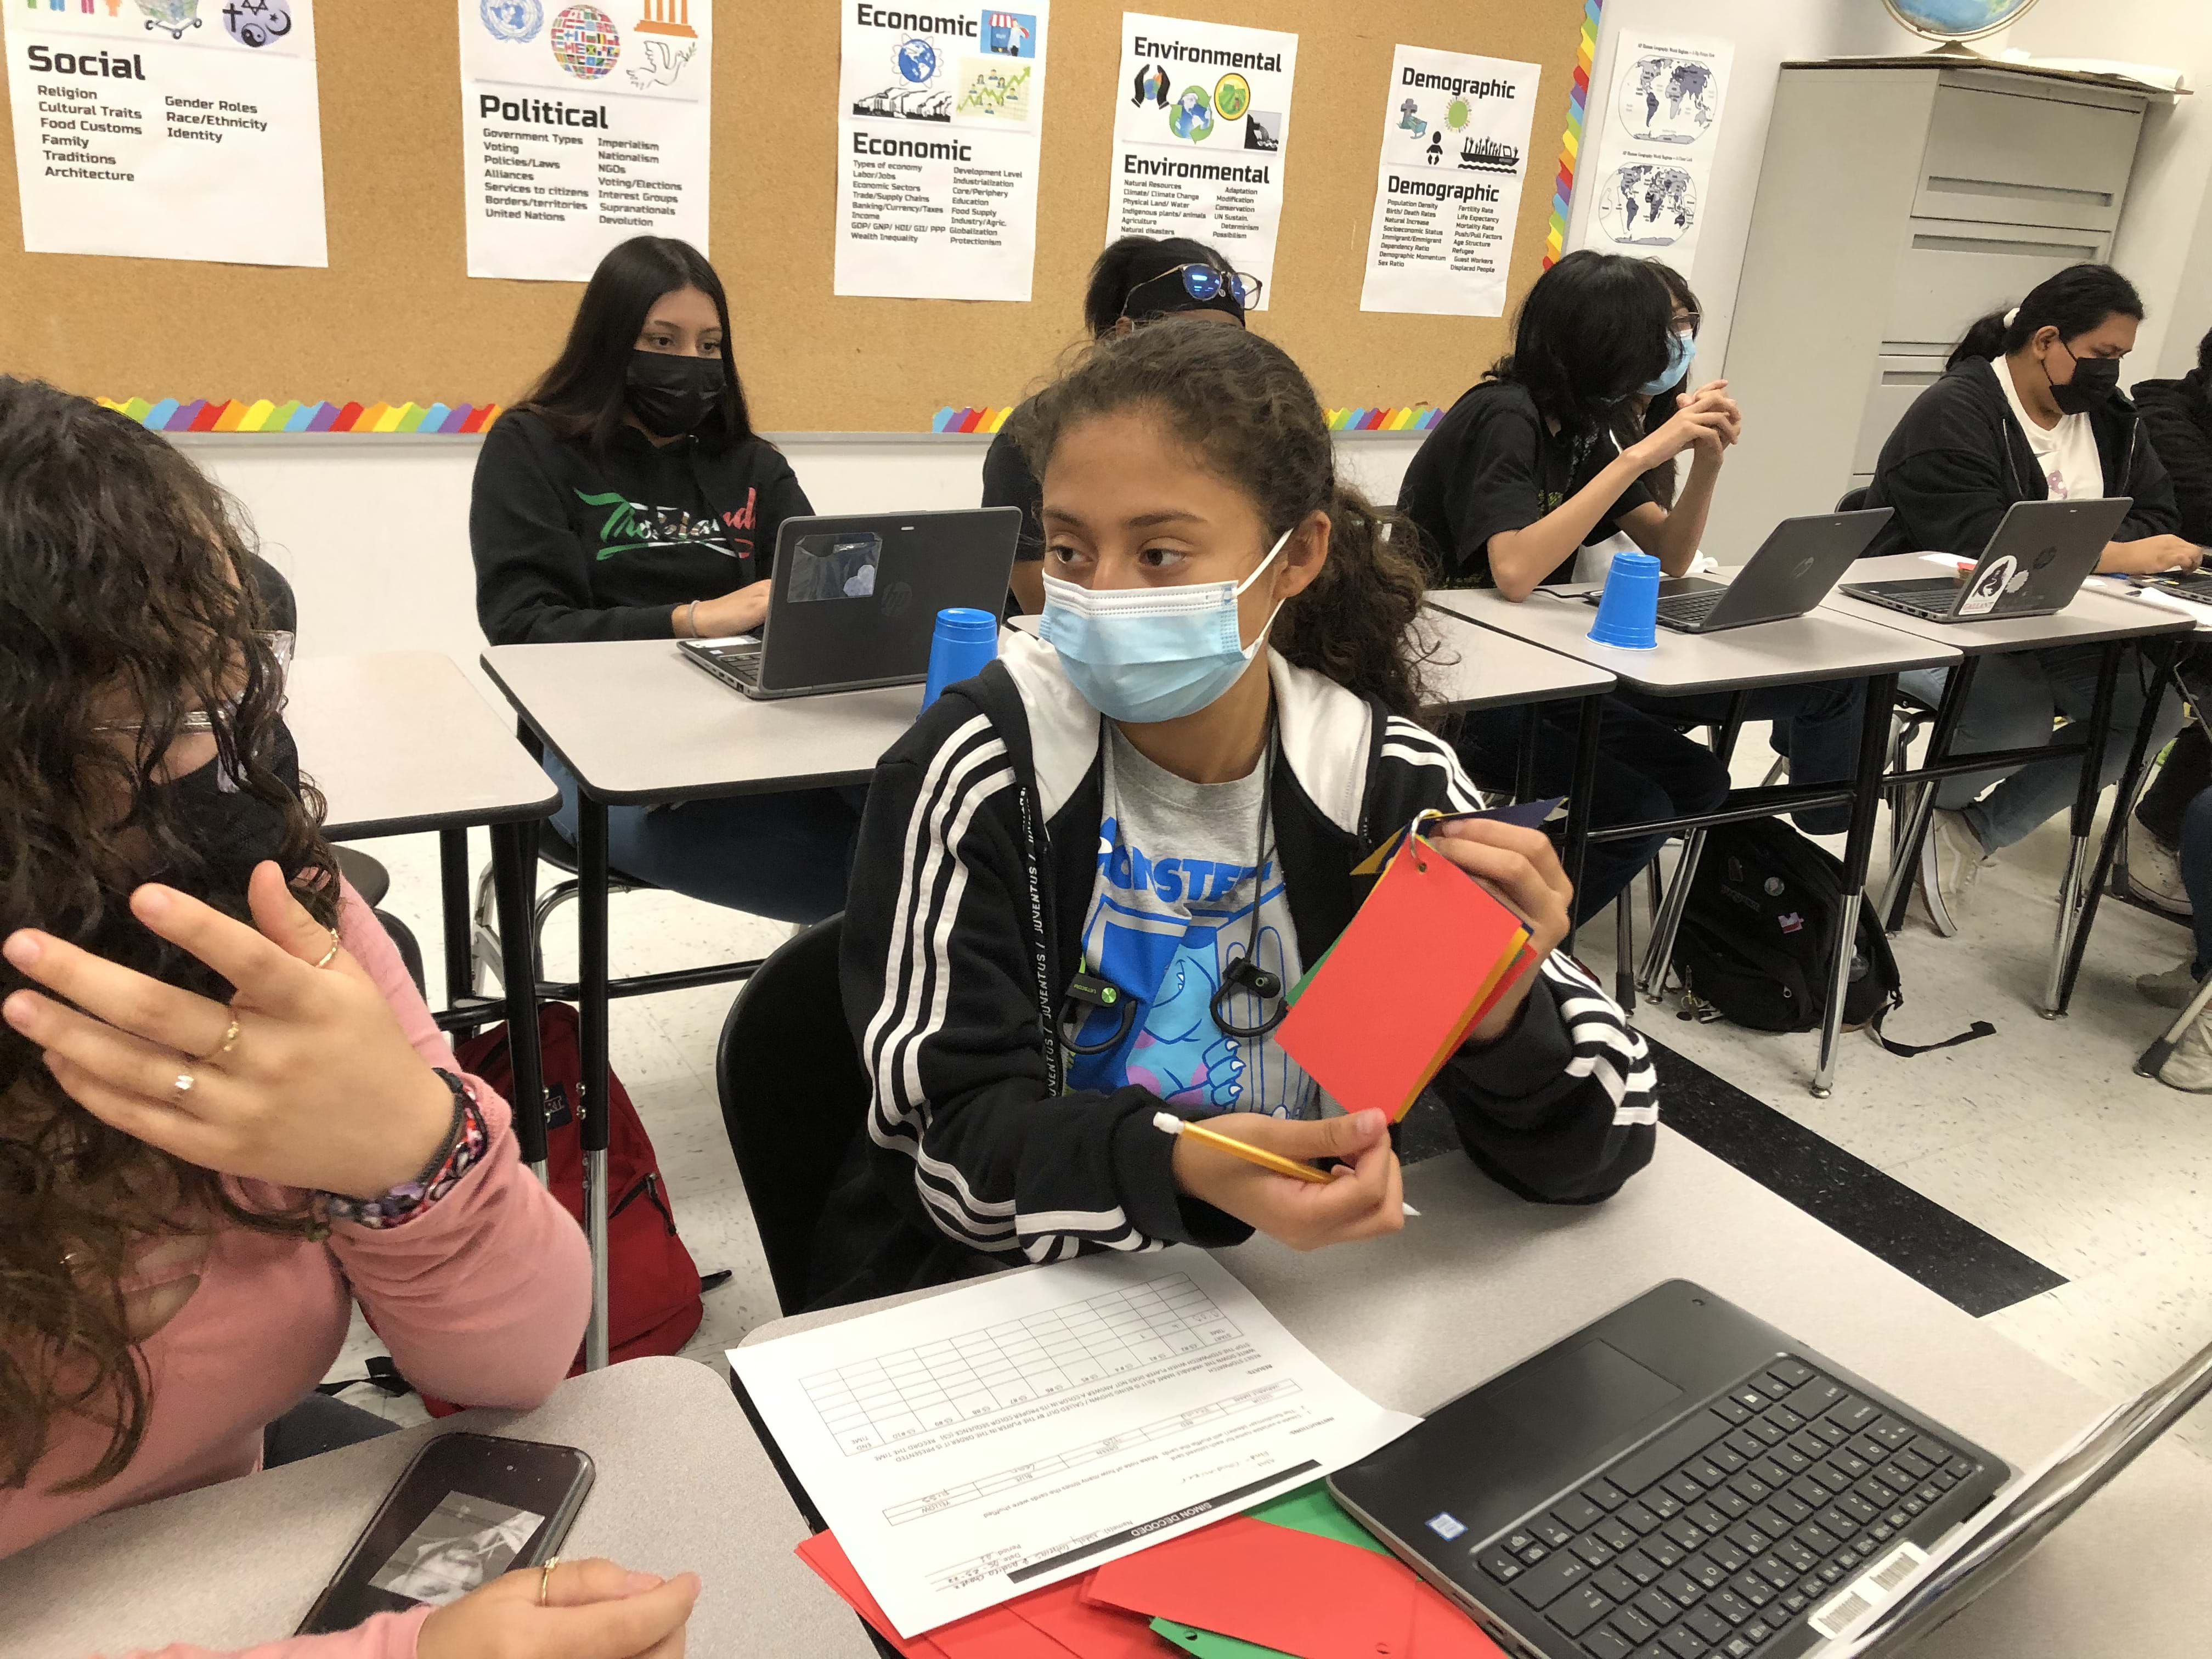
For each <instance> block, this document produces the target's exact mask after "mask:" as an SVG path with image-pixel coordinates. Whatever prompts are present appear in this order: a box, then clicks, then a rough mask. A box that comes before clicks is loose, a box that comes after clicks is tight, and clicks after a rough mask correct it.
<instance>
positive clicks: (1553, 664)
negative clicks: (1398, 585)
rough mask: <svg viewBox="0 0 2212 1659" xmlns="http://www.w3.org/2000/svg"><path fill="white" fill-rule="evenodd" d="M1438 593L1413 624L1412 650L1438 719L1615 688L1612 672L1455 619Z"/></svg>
mask: <svg viewBox="0 0 2212 1659" xmlns="http://www.w3.org/2000/svg"><path fill="white" fill-rule="evenodd" d="M1453 597H1454V595H1452V594H1451V593H1450V592H1446V591H1438V592H1432V593H1431V594H1430V595H1429V596H1428V608H1427V609H1426V610H1425V611H1422V613H1421V617H1420V620H1419V622H1417V623H1414V624H1413V641H1414V648H1415V649H1416V650H1418V651H1419V652H1421V653H1422V654H1423V655H1424V656H1425V658H1426V661H1425V664H1424V665H1423V668H1422V672H1423V674H1424V676H1425V678H1426V681H1427V686H1428V692H1429V698H1428V706H1429V707H1430V708H1432V709H1434V710H1435V711H1436V712H1437V713H1439V714H1455V713H1458V712H1460V711H1462V710H1466V709H1474V708H1507V707H1510V706H1512V705H1514V704H1517V703H1539V702H1554V701H1556V700H1558V699H1559V698H1563V697H1591V696H1599V695H1601V693H1604V692H1607V691H1610V690H1613V685H1614V684H1615V683H1616V682H1615V678H1614V676H1613V672H1612V671H1611V670H1609V669H1607V668H1603V667H1593V666H1592V665H1590V664H1589V662H1587V661H1585V660H1581V659H1577V658H1574V657H1571V656H1565V655H1562V654H1561V653H1559V652H1558V651H1555V650H1550V649H1547V648H1546V647H1542V646H1536V645H1529V644H1528V643H1526V642H1525V641H1521V640H1517V639H1515V638H1513V637H1512V636H1511V635H1506V634H1500V633H1497V632H1494V631H1492V629H1486V628H1479V627H1477V626H1475V625H1474V623H1470V622H1468V621H1467V620H1466V619H1465V618H1464V617H1460V616H1457V615H1455V614H1454V612H1453V611H1452V609H1451V607H1450V606H1449V605H1447V604H1444V603H1443V601H1445V600H1447V599H1451V598H1453Z"/></svg>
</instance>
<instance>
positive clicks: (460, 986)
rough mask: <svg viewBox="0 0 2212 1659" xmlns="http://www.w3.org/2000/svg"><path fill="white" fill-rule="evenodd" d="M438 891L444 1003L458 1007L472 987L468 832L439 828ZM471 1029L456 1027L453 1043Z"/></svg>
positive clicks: (472, 990) (459, 1040)
mask: <svg viewBox="0 0 2212 1659" xmlns="http://www.w3.org/2000/svg"><path fill="white" fill-rule="evenodd" d="M438 892H439V899H440V908H441V909H442V910H443V911H444V912H445V923H446V1006H447V1007H448V1008H458V1007H459V1006H461V1004H462V1003H464V1002H465V1001H466V1000H468V998H469V997H470V996H471V994H472V993H473V992H474V990H475V986H474V982H473V975H472V973H471V969H473V968H474V966H475V964H474V963H472V962H471V960H470V957H469V946H470V945H471V942H472V939H473V937H474V935H473V933H472V930H471V925H470V918H469V832H468V831H467V830H466V829H441V830H440V831H438ZM472 1035H473V1030H457V1031H455V1032H454V1033H453V1036H454V1040H455V1041H456V1042H462V1041H465V1040H466V1039H467V1038H468V1037H469V1036H472Z"/></svg>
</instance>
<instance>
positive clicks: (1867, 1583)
mask: <svg viewBox="0 0 2212 1659" xmlns="http://www.w3.org/2000/svg"><path fill="white" fill-rule="evenodd" d="M1926 1559H1928V1552H1927V1551H1925V1550H1923V1549H1922V1548H1921V1547H1920V1546H1919V1545H1917V1544H1908V1543H1902V1542H1900V1543H1899V1545H1898V1546H1897V1547H1896V1548H1894V1549H1893V1550H1892V1551H1890V1553H1888V1554H1887V1555H1885V1556H1883V1557H1882V1558H1881V1560H1879V1561H1877V1562H1875V1564H1874V1565H1873V1566H1871V1567H1869V1568H1868V1569H1867V1570H1866V1571H1864V1572H1863V1573H1861V1574H1860V1575H1859V1576H1858V1577H1857V1578H1854V1579H1853V1580H1851V1582H1850V1583H1848V1584H1846V1585H1845V1586H1844V1588H1843V1589H1841V1590H1839V1591H1838V1592H1837V1593H1836V1594H1835V1595H1832V1596H1830V1597H1829V1598H1828V1599H1827V1600H1826V1601H1823V1602H1822V1603H1821V1604H1820V1606H1819V1607H1815V1608H1814V1609H1813V1612H1812V1615H1811V1616H1810V1617H1809V1618H1808V1619H1807V1620H1806V1621H1805V1622H1806V1623H1807V1624H1808V1625H1810V1626H1812V1627H1813V1628H1814V1630H1816V1631H1818V1632H1820V1634H1821V1635H1822V1636H1824V1637H1826V1638H1827V1639H1828V1640H1829V1641H1831V1642H1832V1641H1834V1640H1835V1639H1836V1638H1838V1637H1839V1636H1841V1635H1842V1634H1843V1633H1844V1632H1845V1631H1847V1630H1849V1629H1850V1627H1851V1626H1853V1625H1855V1624H1857V1622H1858V1621H1859V1620H1861V1619H1863V1618H1864V1617H1865V1616H1866V1615H1867V1614H1868V1613H1871V1612H1873V1611H1874V1610H1875V1608H1876V1607H1880V1606H1881V1604H1882V1603H1883V1602H1885V1601H1888V1600H1889V1599H1890V1597H1892V1596H1893V1595H1896V1594H1897V1591H1898V1587H1899V1585H1901V1584H1903V1583H1905V1580H1906V1579H1908V1578H1910V1577H1912V1574H1913V1571H1914V1570H1915V1569H1916V1568H1917V1567H1918V1566H1919V1565H1920V1564H1921V1563H1922V1562H1923V1561H1925V1560H1926Z"/></svg>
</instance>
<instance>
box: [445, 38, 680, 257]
mask: <svg viewBox="0 0 2212 1659" xmlns="http://www.w3.org/2000/svg"><path fill="white" fill-rule="evenodd" d="M459 8H460V23H461V167H462V171H463V173H464V174H465V179H464V186H463V192H462V193H463V196H464V198H465V202H466V207H467V214H468V244H469V275H470V276H516V277H521V278H523V279H525V280H526V281H535V282H570V283H580V282H582V281H583V280H584V279H585V278H586V277H588V276H590V275H591V274H592V269H593V267H595V266H596V265H597V264H599V258H600V256H601V255H603V254H605V252H606V251H607V250H608V249H609V248H611V247H612V246H614V245H615V244H616V243H617V242H622V241H627V240H629V238H630V237H633V236H678V237H681V238H682V239H683V240H685V241H687V242H690V244H691V245H692V246H695V247H696V248H698V249H699V250H700V251H701V252H705V251H706V248H707V179H708V155H707V149H708V127H709V123H708V111H709V109H710V108H711V102H710V100H711V97H712V94H713V89H714V76H713V70H714V0H602V3H599V4H586V3H578V4H574V5H564V4H562V3H561V0H459Z"/></svg>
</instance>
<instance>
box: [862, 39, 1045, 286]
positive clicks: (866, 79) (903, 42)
mask: <svg viewBox="0 0 2212 1659" xmlns="http://www.w3.org/2000/svg"><path fill="white" fill-rule="evenodd" d="M1050 21H1051V16H1050V8H1049V6H1048V4H1047V3H1046V0H1024V9H1022V10H1019V11H997V10H993V9H988V8H985V7H981V6H978V7H975V8H974V9H970V10H968V11H961V10H958V9H955V8H953V7H951V6H946V7H943V8H940V9H939V10H937V11H935V12H927V13H925V12H916V11H908V10H904V9H899V10H893V9H890V8H887V7H883V6H877V5H872V4H870V3H868V0H854V3H852V4H850V5H848V7H847V8H846V9H845V13H844V34H843V40H842V52H841V56H840V59H839V67H838V83H837V258H836V279H835V287H836V292H837V293H839V294H853V295H880V296H884V297H887V298H890V299H899V300H1026V299H1028V298H1029V297H1030V276H1031V271H1032V270H1033V268H1034V266H1035V265H1036V200H1037V152H1038V147H1039V143H1040V140H1041V138H1042V133H1043V128H1044V83H1045V39H1046V36H1047V34H1048V32H1049V31H1048V24H1049V23H1050Z"/></svg>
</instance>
